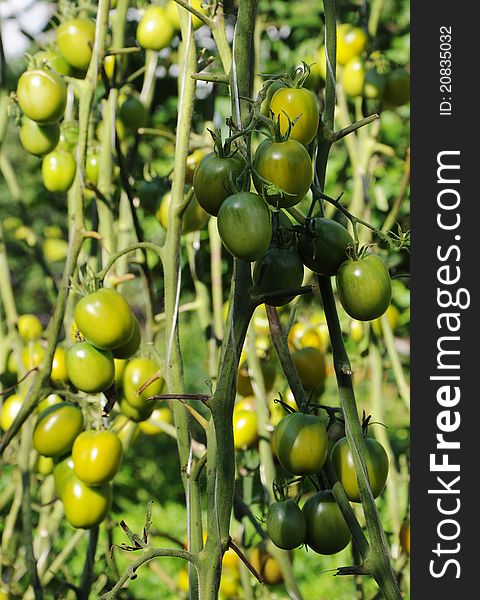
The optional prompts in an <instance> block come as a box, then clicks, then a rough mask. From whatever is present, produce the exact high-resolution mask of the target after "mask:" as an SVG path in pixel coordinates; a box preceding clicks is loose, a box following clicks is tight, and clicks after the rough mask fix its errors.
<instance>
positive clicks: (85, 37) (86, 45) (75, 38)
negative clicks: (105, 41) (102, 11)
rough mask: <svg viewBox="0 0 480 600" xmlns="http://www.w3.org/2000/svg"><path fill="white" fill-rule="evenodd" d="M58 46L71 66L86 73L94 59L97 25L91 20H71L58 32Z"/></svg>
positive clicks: (60, 27)
mask: <svg viewBox="0 0 480 600" xmlns="http://www.w3.org/2000/svg"><path fill="white" fill-rule="evenodd" d="M56 39H57V46H58V49H59V50H60V53H61V54H62V56H63V58H64V59H65V60H66V61H67V62H68V64H69V65H71V66H72V67H74V68H75V69H78V70H79V71H86V70H87V69H88V66H89V64H90V60H91V58H92V48H93V43H94V41H95V23H94V22H93V21H90V19H71V20H69V21H65V22H63V23H62V24H61V25H60V26H59V27H58V28H57V31H56Z"/></svg>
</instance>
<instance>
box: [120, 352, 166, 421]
mask: <svg viewBox="0 0 480 600" xmlns="http://www.w3.org/2000/svg"><path fill="white" fill-rule="evenodd" d="M157 372H158V365H157V363H156V362H155V361H154V360H150V359H149V358H134V359H133V360H131V361H129V363H128V364H127V366H126V368H125V372H124V374H123V393H124V394H125V399H126V400H127V402H128V403H129V404H130V406H132V407H134V408H138V409H142V408H145V407H147V406H149V405H150V404H151V405H152V406H153V404H152V403H150V402H149V401H148V398H150V397H152V396H156V395H158V394H161V392H162V390H163V386H164V381H163V379H162V377H158V379H156V380H155V381H153V382H152V383H151V384H150V385H148V386H147V387H146V388H145V389H144V390H143V392H142V393H141V394H137V390H138V389H139V388H140V387H142V386H143V385H144V384H145V383H146V382H147V381H148V380H149V379H150V378H151V377H153V376H154V375H155V374H156V373H157ZM150 414H151V413H150ZM127 416H129V415H127Z"/></svg>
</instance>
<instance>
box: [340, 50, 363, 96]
mask: <svg viewBox="0 0 480 600" xmlns="http://www.w3.org/2000/svg"><path fill="white" fill-rule="evenodd" d="M364 83H365V63H364V62H363V60H362V59H361V58H359V57H358V56H354V57H353V58H352V59H351V60H349V61H348V63H347V64H346V65H345V66H344V67H343V71H342V85H343V91H344V92H345V93H346V94H347V96H351V97H353V98H354V97H356V96H362V95H363V86H364Z"/></svg>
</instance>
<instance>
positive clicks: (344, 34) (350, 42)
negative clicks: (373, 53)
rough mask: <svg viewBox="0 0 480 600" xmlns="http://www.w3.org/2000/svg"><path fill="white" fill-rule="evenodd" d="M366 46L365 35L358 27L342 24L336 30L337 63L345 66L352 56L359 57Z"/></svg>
mask: <svg viewBox="0 0 480 600" xmlns="http://www.w3.org/2000/svg"><path fill="white" fill-rule="evenodd" d="M366 45H367V34H366V33H365V32H364V31H363V29H360V28H359V27H354V26H353V25H350V24H349V23H343V24H342V25H339V26H338V29H337V62H338V64H339V65H346V64H347V62H348V61H349V60H351V59H352V58H353V57H354V56H359V55H360V54H361V53H362V52H363V51H364V49H365V46H366Z"/></svg>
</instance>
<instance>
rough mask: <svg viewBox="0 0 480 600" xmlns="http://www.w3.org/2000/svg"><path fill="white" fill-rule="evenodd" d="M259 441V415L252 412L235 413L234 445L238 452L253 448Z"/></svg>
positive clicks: (239, 411)
mask: <svg viewBox="0 0 480 600" xmlns="http://www.w3.org/2000/svg"><path fill="white" fill-rule="evenodd" d="M257 440H258V433H257V413H256V412H254V411H252V410H234V411H233V443H234V446H235V448H236V449H237V450H245V449H246V448H251V447H252V446H254V445H255V444H256V442H257Z"/></svg>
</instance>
